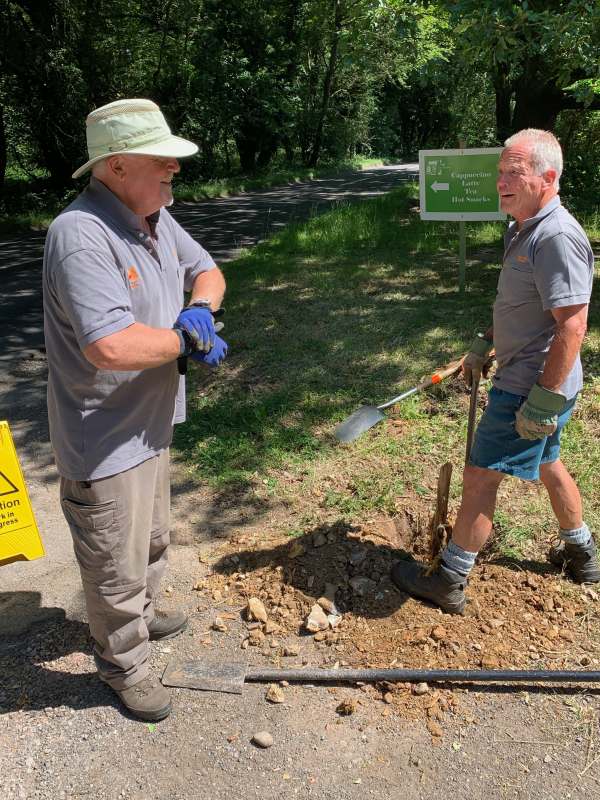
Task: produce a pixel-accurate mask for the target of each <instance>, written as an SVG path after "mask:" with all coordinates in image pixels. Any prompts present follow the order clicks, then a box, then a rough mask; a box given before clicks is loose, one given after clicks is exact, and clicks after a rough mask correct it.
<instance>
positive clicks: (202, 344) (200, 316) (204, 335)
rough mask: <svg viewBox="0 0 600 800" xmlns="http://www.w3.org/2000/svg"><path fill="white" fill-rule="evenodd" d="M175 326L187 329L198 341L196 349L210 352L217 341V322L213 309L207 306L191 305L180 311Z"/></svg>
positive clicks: (196, 341)
mask: <svg viewBox="0 0 600 800" xmlns="http://www.w3.org/2000/svg"><path fill="white" fill-rule="evenodd" d="M173 327H174V328H181V329H183V330H186V331H187V332H188V333H189V335H190V336H191V337H192V339H193V340H194V342H195V343H196V349H197V350H199V351H201V352H203V353H208V352H209V350H210V349H211V347H212V346H213V344H214V342H215V336H216V334H215V322H214V319H213V315H212V311H211V310H210V308H206V307H205V306H200V307H199V306H189V307H188V308H184V309H183V311H181V312H180V314H179V316H178V317H177V319H176V320H175V324H174V325H173Z"/></svg>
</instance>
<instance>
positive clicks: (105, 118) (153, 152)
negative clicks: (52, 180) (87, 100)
mask: <svg viewBox="0 0 600 800" xmlns="http://www.w3.org/2000/svg"><path fill="white" fill-rule="evenodd" d="M86 136H87V146H88V156H89V160H88V161H86V162H85V164H83V165H82V166H81V167H79V169H77V170H75V172H74V173H73V176H72V177H73V178H79V177H80V175H83V174H84V173H85V172H87V171H88V170H89V169H91V168H92V167H93V166H94V164H96V163H97V162H98V161H102V159H103V158H108V157H109V156H115V155H125V154H127V155H128V154H130V153H131V154H137V155H145V156H164V157H167V158H169V157H170V158H186V157H188V156H193V155H195V154H196V153H197V152H198V146H197V145H195V144H194V143H193V142H188V140H187V139H182V138H181V137H180V136H174V135H173V134H172V133H171V129H170V128H169V126H168V125H167V121H166V119H165V118H164V116H163V114H162V111H161V110H160V108H159V107H158V106H157V105H156V103H153V102H152V100H141V99H134V100H116V101H115V102H114V103H108V105H105V106H101V107H100V108H96V109H95V110H94V111H92V112H91V114H88V117H87V120H86Z"/></svg>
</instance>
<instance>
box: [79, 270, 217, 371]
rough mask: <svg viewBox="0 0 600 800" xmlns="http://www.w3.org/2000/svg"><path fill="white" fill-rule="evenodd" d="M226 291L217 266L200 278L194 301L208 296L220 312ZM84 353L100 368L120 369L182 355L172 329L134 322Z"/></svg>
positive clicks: (143, 366)
mask: <svg viewBox="0 0 600 800" xmlns="http://www.w3.org/2000/svg"><path fill="white" fill-rule="evenodd" d="M224 294H225V279H224V278H223V274H222V272H221V270H220V269H218V268H217V267H215V268H213V269H211V270H208V271H207V272H201V273H200V274H199V275H198V276H197V277H196V279H195V281H194V285H193V288H192V300H194V299H195V298H199V297H202V298H206V299H208V300H210V307H211V308H212V310H213V311H216V309H217V308H219V306H220V305H221V301H222V299H223V295H224ZM83 354H84V356H85V357H86V358H87V360H88V361H89V362H90V363H91V364H93V365H94V366H95V367H97V368H98V369H108V370H115V371H116V372H121V371H123V372H128V371H130V370H140V369H152V368H153V367H160V366H162V365H163V364H167V363H168V362H169V361H175V359H176V358H177V357H178V356H179V337H178V336H177V334H176V333H175V332H174V331H172V330H170V329H168V328H151V327H149V326H148V325H142V324H141V323H140V322H134V324H133V325H129V326H128V327H127V328H124V329H123V330H122V331H118V332H117V333H112V334H110V336H104V337H103V338H102V339H98V340H97V341H95V342H92V344H90V345H88V346H87V347H86V348H84V350H83Z"/></svg>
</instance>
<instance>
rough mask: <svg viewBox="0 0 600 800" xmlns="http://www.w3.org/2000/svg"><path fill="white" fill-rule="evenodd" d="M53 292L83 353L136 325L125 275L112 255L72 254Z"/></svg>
mask: <svg viewBox="0 0 600 800" xmlns="http://www.w3.org/2000/svg"><path fill="white" fill-rule="evenodd" d="M52 288H53V291H54V293H55V296H56V299H57V301H58V303H59V305H60V307H61V308H62V310H63V312H64V313H65V315H66V316H67V317H68V319H69V322H70V323H71V326H72V328H73V331H74V333H75V337H76V339H77V343H78V345H79V347H80V348H81V349H82V350H83V348H85V347H87V346H88V345H90V344H92V343H93V342H95V341H97V340H98V339H102V338H103V337H105V336H110V334H111V333H118V332H119V331H121V330H123V329H124V328H127V327H129V326H130V325H133V323H134V322H135V318H134V316H133V312H132V309H131V303H130V299H129V293H128V291H127V289H126V287H125V282H124V278H123V275H122V274H121V271H120V270H119V268H118V266H117V264H116V263H115V261H114V260H113V259H111V257H110V253H103V252H100V251H97V250H78V251H76V252H74V253H71V254H69V255H68V256H66V257H65V258H64V259H62V261H60V262H59V263H58V264H57V265H56V266H55V267H54V269H53V271H52Z"/></svg>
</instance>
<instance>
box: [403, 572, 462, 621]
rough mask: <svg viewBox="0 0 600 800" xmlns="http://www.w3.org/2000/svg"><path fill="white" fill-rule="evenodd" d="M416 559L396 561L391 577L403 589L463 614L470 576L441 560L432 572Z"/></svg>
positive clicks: (445, 609)
mask: <svg viewBox="0 0 600 800" xmlns="http://www.w3.org/2000/svg"><path fill="white" fill-rule="evenodd" d="M428 573H429V568H428V567H427V566H426V565H425V564H419V563H418V562H417V561H397V562H396V563H395V564H394V566H393V567H392V572H391V578H392V581H393V582H394V583H395V584H396V586H397V587H398V589H400V591H401V592H406V594H410V595H411V596H412V597H419V598H421V599H422V600H429V601H430V602H431V603H435V605H436V606H439V607H440V608H441V609H443V610H444V611H446V612H447V613H448V614H462V613H463V611H464V608H465V603H466V598H465V587H466V585H467V579H466V578H463V577H462V576H461V575H459V574H458V573H457V572H453V571H452V570H450V569H448V567H446V566H445V564H444V563H443V562H440V563H439V564H438V565H437V566H436V567H435V568H434V569H433V571H432V572H431V574H428Z"/></svg>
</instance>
